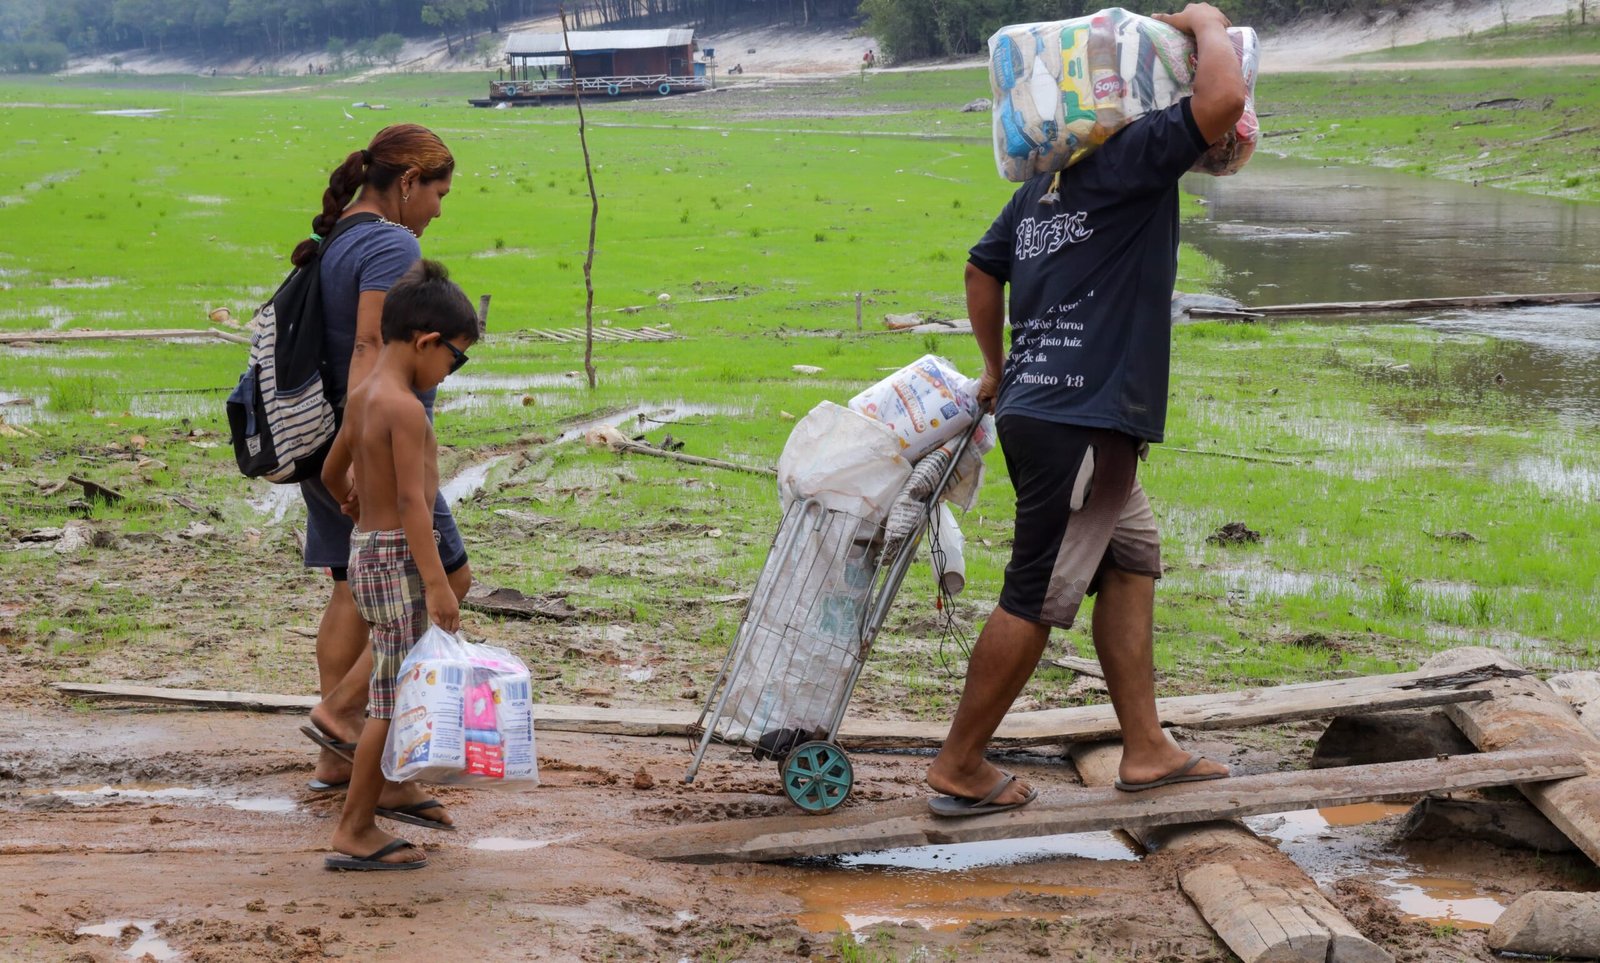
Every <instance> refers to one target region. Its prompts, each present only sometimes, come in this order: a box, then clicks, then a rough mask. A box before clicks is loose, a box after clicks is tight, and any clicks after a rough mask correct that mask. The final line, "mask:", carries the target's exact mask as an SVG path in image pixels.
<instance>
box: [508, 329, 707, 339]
mask: <svg viewBox="0 0 1600 963" xmlns="http://www.w3.org/2000/svg"><path fill="white" fill-rule="evenodd" d="M519 334H520V336H521V337H524V338H542V339H544V340H546V341H562V342H567V341H582V340H584V329H583V328H524V329H523V330H522V331H521V332H519ZM594 339H595V340H596V341H676V340H678V339H679V336H678V335H676V334H673V333H672V332H670V331H662V330H661V329H660V328H651V327H643V328H609V327H605V326H604V325H596V326H595V329H594Z"/></svg>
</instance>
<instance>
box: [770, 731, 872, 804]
mask: <svg viewBox="0 0 1600 963" xmlns="http://www.w3.org/2000/svg"><path fill="white" fill-rule="evenodd" d="M782 774H783V792H784V795H786V796H788V797H789V800H790V801H791V802H793V803H794V804H795V805H796V806H799V807H800V808H801V809H804V810H805V811H806V812H808V813H813V814H817V815H820V814H822V813H825V812H831V811H832V810H833V809H835V808H837V807H838V805H839V804H840V803H842V802H844V801H845V797H847V796H849V795H850V786H851V785H852V784H853V783H854V782H855V770H854V769H853V768H852V767H851V765H850V757H849V756H846V755H845V754H844V750H843V749H840V748H839V747H838V746H836V745H834V744H833V743H831V742H802V743H801V744H800V745H798V746H796V747H795V748H794V750H793V751H791V752H790V753H789V754H788V755H787V756H785V757H784V760H783V769H782Z"/></svg>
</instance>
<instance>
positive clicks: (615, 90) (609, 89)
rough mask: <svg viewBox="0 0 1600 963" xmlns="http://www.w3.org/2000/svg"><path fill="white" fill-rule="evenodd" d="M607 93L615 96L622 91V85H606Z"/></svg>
mask: <svg viewBox="0 0 1600 963" xmlns="http://www.w3.org/2000/svg"><path fill="white" fill-rule="evenodd" d="M606 93H608V94H610V95H611V96H613V97H615V96H616V95H618V94H620V93H622V87H621V86H619V85H617V84H611V85H610V86H608V87H606Z"/></svg>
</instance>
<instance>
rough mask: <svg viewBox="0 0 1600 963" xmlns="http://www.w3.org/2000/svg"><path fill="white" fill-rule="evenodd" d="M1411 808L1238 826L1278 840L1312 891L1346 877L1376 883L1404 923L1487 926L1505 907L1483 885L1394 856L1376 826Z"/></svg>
mask: <svg viewBox="0 0 1600 963" xmlns="http://www.w3.org/2000/svg"><path fill="white" fill-rule="evenodd" d="M1410 808H1411V807H1410V806H1408V805H1404V804H1399V803H1362V804H1359V805H1353V806H1328V807H1324V808H1322V809H1307V810H1301V811H1297V812H1285V813H1273V814H1271V815H1266V816H1252V817H1249V818H1247V819H1245V820H1244V822H1245V825H1247V826H1249V827H1250V828H1251V829H1252V830H1254V831H1255V832H1256V833H1258V834H1260V835H1262V836H1266V837H1270V838H1272V839H1275V840H1277V841H1278V843H1279V847H1280V848H1281V849H1282V850H1283V851H1284V852H1285V853H1287V854H1288V855H1289V856H1290V857H1291V858H1293V859H1294V861H1295V862H1296V863H1299V864H1300V866H1301V868H1302V869H1304V870H1305V871H1306V873H1307V875H1309V876H1310V877H1311V878H1312V879H1313V880H1315V881H1316V882H1317V884H1318V885H1321V886H1328V885H1330V884H1331V883H1333V882H1334V881H1335V880H1338V879H1343V878H1349V877H1352V876H1365V877H1368V878H1375V882H1376V884H1377V890H1378V892H1379V893H1380V894H1381V895H1382V896H1383V897H1384V898H1385V899H1387V900H1388V901H1389V902H1390V903H1392V904H1394V906H1395V908H1396V909H1397V910H1398V911H1399V914H1400V916H1401V917H1402V918H1403V919H1407V920H1411V921H1414V922H1420V923H1427V924H1430V925H1434V926H1445V925H1448V926H1454V927H1455V928H1456V929H1488V928H1489V927H1491V926H1493V925H1494V921H1495V920H1497V919H1499V918H1500V914H1501V913H1503V912H1505V909H1506V905H1507V903H1506V901H1505V898H1504V894H1503V892H1502V891H1500V890H1499V888H1498V887H1497V886H1496V885H1495V884H1494V883H1493V882H1492V880H1491V879H1490V878H1488V877H1486V876H1482V875H1480V876H1478V878H1476V879H1468V878H1464V877H1462V876H1460V875H1458V874H1457V872H1456V870H1457V869H1458V867H1455V866H1453V865H1449V864H1445V863H1443V862H1442V861H1441V860H1439V859H1438V858H1436V857H1435V856H1433V855H1430V854H1425V853H1423V852H1421V851H1418V852H1415V853H1412V852H1402V851H1398V850H1396V849H1395V847H1394V846H1393V844H1392V842H1391V840H1390V835H1391V833H1390V830H1392V828H1393V826H1392V825H1391V826H1382V825H1380V824H1383V823H1386V822H1390V821H1392V820H1397V819H1399V818H1400V817H1401V816H1403V815H1405V813H1406V812H1407V811H1408V810H1409V809H1410Z"/></svg>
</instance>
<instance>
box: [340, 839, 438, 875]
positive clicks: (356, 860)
mask: <svg viewBox="0 0 1600 963" xmlns="http://www.w3.org/2000/svg"><path fill="white" fill-rule="evenodd" d="M402 849H416V847H415V846H413V845H411V844H410V843H408V842H406V841H405V840H403V839H396V840H393V841H391V842H390V843H389V845H387V846H385V847H383V848H382V849H380V850H378V851H377V852H375V853H373V854H371V855H369V856H344V855H339V856H329V857H328V858H327V859H324V860H323V861H322V868H323V869H332V870H337V871H340V872H356V873H387V872H394V871H400V870H407V869H421V868H422V867H424V866H426V865H428V858H427V857H426V856H424V857H423V858H421V859H413V860H411V861H410V862H405V863H386V862H384V860H383V857H385V856H387V855H389V854H390V853H397V852H399V851H400V850H402Z"/></svg>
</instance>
